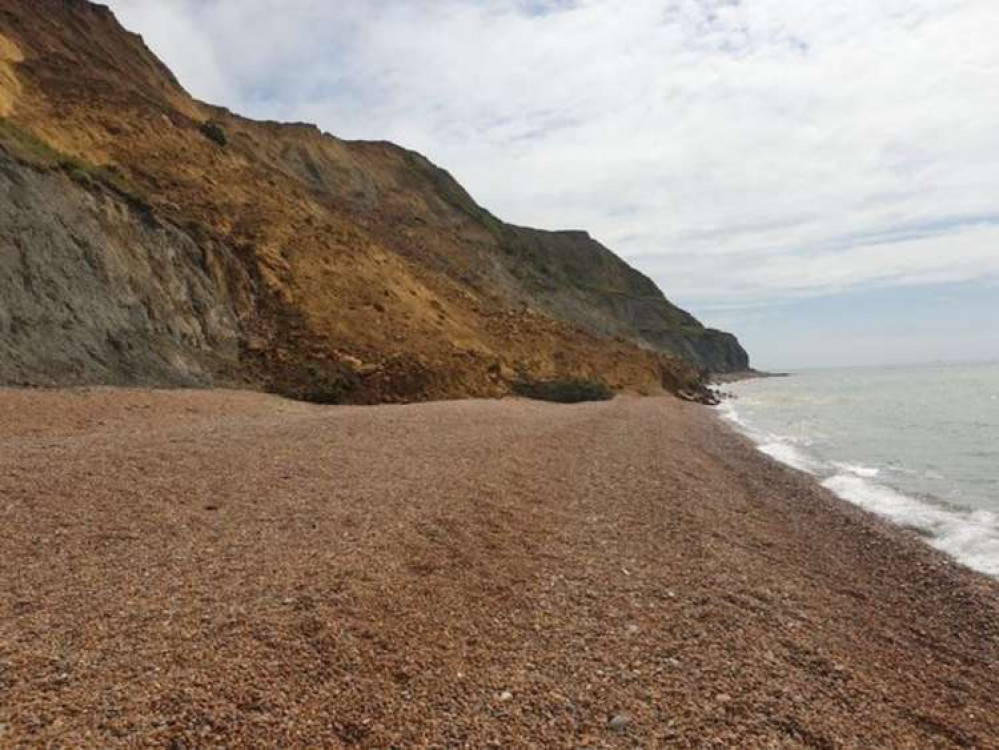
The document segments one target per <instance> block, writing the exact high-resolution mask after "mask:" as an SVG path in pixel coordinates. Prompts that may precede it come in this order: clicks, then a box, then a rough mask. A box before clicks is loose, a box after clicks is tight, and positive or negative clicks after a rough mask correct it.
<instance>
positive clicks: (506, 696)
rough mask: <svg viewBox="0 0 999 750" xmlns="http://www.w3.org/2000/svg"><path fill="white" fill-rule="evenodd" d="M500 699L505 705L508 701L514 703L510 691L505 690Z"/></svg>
mask: <svg viewBox="0 0 999 750" xmlns="http://www.w3.org/2000/svg"><path fill="white" fill-rule="evenodd" d="M499 699H500V701H502V702H503V703H506V702H507V701H512V700H513V693H511V692H510V691H509V690H504V691H503V692H502V693H500V694H499Z"/></svg>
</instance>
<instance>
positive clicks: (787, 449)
mask: <svg viewBox="0 0 999 750" xmlns="http://www.w3.org/2000/svg"><path fill="white" fill-rule="evenodd" d="M757 448H758V449H759V450H760V452H761V453H766V454H767V455H768V456H770V457H771V458H775V459H777V460H778V461H780V462H781V463H782V464H787V465H788V466H790V467H792V468H794V469H797V470H798V471H803V472H805V473H806V474H815V475H817V474H819V473H821V464H820V463H819V462H818V461H815V460H814V459H812V458H811V457H810V456H808V455H807V454H806V453H805V452H804V451H802V450H800V449H799V448H795V447H794V446H793V445H791V444H790V443H789V442H787V441H785V440H772V441H770V442H767V443H760V444H759V445H758V446H757Z"/></svg>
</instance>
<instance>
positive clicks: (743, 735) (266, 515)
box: [0, 389, 999, 747]
mask: <svg viewBox="0 0 999 750" xmlns="http://www.w3.org/2000/svg"><path fill="white" fill-rule="evenodd" d="M26 414H30V415H31V419H30V422H29V420H26V419H25V418H24V415H26ZM0 444H2V445H3V446H4V450H3V451H0V497H3V498H4V505H3V507H0V512H2V513H3V514H4V525H3V528H2V530H0V558H2V559H4V560H16V561H17V565H11V566H4V567H3V568H2V569H0V613H2V615H0V664H2V665H3V667H4V670H3V674H4V675H5V681H2V682H0V745H3V744H4V743H7V742H10V743H12V744H14V745H18V744H26V745H30V744H45V743H47V742H55V743H59V744H71V745H75V746H81V747H91V746H106V745H112V746H117V745H122V744H127V743H132V744H162V745H168V744H170V743H171V742H173V743H175V744H177V743H180V745H183V746H201V745H206V744H209V745H211V744H226V745H228V746H232V747H248V746H260V745H281V746H310V745H311V746H316V745H320V746H330V747H341V746H344V747H345V746H362V747H383V746H387V745H392V744H396V745H403V746H427V745H437V746H440V745H472V746H483V745H488V744H490V743H498V744H505V745H522V744H525V743H527V742H535V743H540V744H543V745H546V746H549V747H578V746H580V745H590V746H595V747H634V746H664V745H665V746H671V747H703V746H704V745H705V744H710V743H712V742H714V743H716V744H718V745H720V746H766V745H768V744H776V745H779V746H782V747H813V746H840V747H871V746H881V747H884V746H919V747H951V746H962V745H972V746H990V745H994V744H997V743H999V670H997V667H999V643H997V641H996V637H995V635H996V625H995V623H996V622H999V583H997V582H996V581H994V580H992V579H989V578H987V577H986V576H984V575H982V574H978V573H975V572H973V571H971V570H969V569H966V568H964V567H963V566H960V565H959V564H958V563H956V562H954V561H952V560H951V559H950V558H948V557H946V556H945V555H943V553H940V552H937V551H936V550H934V549H932V548H930V547H929V546H928V545H926V544H925V543H924V542H923V541H922V540H921V539H919V538H917V537H916V536H915V535H914V534H911V533H909V532H906V531H905V530H903V529H900V528H898V527H895V526H893V525H891V524H890V523H888V522H887V521H883V520H881V519H879V518H877V517H875V516H873V515H871V514H870V513H868V512H866V511H864V510H862V509H861V508H859V507H857V506H854V505H852V504H850V503H848V502H847V501H845V500H841V499H840V498H838V497H836V496H835V495H833V494H832V493H831V492H829V491H828V490H825V489H824V488H822V487H821V486H819V485H818V484H817V483H816V482H814V481H813V478H811V477H808V476H807V475H803V474H799V473H798V472H794V471H793V470H792V469H790V468H788V467H785V466H783V465H782V464H779V463H777V462H776V461H774V460H772V459H769V458H767V457H766V456H764V455H762V454H760V453H759V452H758V451H757V449H756V446H755V445H754V444H753V443H752V441H751V440H750V439H749V438H747V437H745V436H743V435H741V434H740V433H738V432H737V431H736V430H735V429H733V428H732V427H731V426H729V425H727V424H725V423H724V422H723V421H722V419H721V417H720V415H718V414H717V412H716V411H715V410H706V409H704V407H700V406H696V405H692V404H686V403H683V402H681V401H679V400H677V399H673V398H658V397H657V398H637V397H619V398H617V399H615V400H613V401H610V402H600V403H588V404H578V405H573V406H558V405H551V404H542V403H537V402H529V401H522V400H516V399H514V400H504V401H454V402H438V403H429V404H420V405H412V406H392V407H318V406H313V405H308V404H301V403H296V402H289V401H284V400H281V399H278V398H276V397H272V396H266V395H263V394H258V393H251V392H231V391H230V392H223V391H215V392H210V391H133V390H129V391H119V390H115V389H96V390H88V391H74V392H72V393H67V392H58V391H54V392H53V391H48V392H46V391H22V390H8V391H0ZM153 675H154V676H153Z"/></svg>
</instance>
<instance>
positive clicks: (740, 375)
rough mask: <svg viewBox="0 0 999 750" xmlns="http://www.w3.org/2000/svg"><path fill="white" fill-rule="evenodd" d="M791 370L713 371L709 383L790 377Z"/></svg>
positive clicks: (717, 383) (720, 383)
mask: <svg viewBox="0 0 999 750" xmlns="http://www.w3.org/2000/svg"><path fill="white" fill-rule="evenodd" d="M793 375H794V374H793V373H790V372H764V371H762V370H742V371H739V372H717V373H714V372H713V373H711V375H710V377H709V380H708V382H709V384H711V385H725V384H726V383H739V382H741V381H743V380H762V379H765V378H790V377H793Z"/></svg>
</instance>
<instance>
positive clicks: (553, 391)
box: [513, 378, 614, 404]
mask: <svg viewBox="0 0 999 750" xmlns="http://www.w3.org/2000/svg"><path fill="white" fill-rule="evenodd" d="M513 392H514V393H515V394H516V395H518V396H523V397H524V398H531V399H534V400H536V401H551V402H553V403H557V404H578V403H582V402H583V401H609V400H610V399H612V398H614V391H612V390H611V389H610V388H608V387H607V386H606V385H604V384H603V383H601V382H599V381H596V380H584V379H582V378H570V379H566V380H519V381H517V382H516V383H514V384H513Z"/></svg>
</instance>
